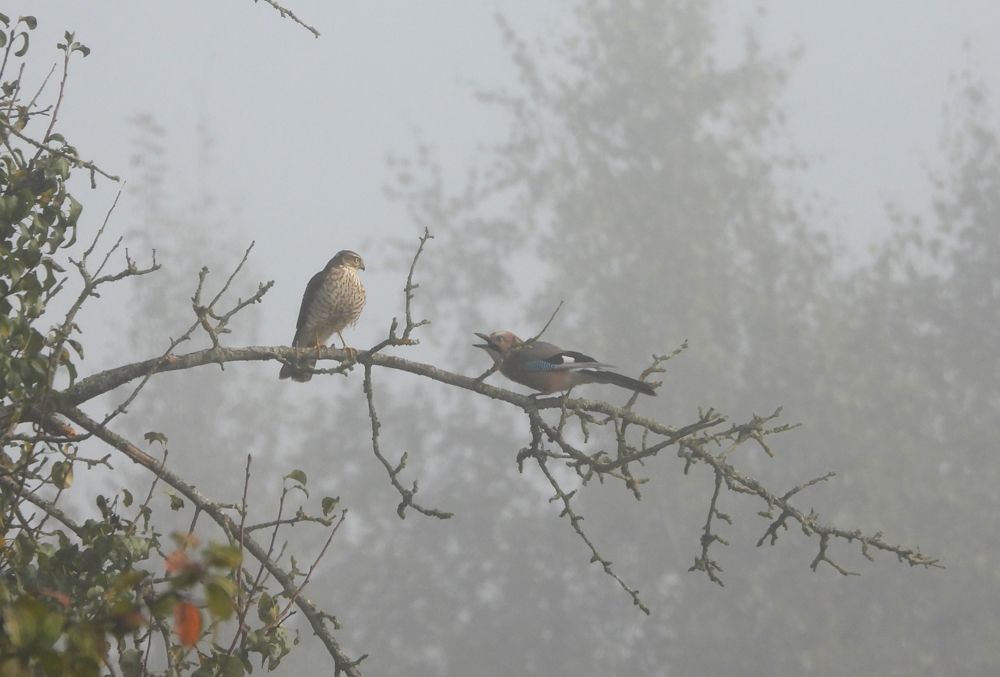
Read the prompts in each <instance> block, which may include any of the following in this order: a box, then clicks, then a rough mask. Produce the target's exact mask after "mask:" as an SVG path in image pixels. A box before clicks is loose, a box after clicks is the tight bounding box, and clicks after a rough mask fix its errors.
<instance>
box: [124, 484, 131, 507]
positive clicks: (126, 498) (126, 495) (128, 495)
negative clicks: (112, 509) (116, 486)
mask: <svg viewBox="0 0 1000 677" xmlns="http://www.w3.org/2000/svg"><path fill="white" fill-rule="evenodd" d="M122 494H124V496H123V498H122V505H124V506H125V507H126V508H127V507H129V506H130V505H132V492H131V491H129V490H128V489H122Z"/></svg>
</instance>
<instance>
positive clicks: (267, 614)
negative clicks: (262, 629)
mask: <svg viewBox="0 0 1000 677" xmlns="http://www.w3.org/2000/svg"><path fill="white" fill-rule="evenodd" d="M280 612H281V607H280V606H279V605H278V600H276V599H274V598H273V597H271V596H270V595H269V594H267V593H266V592H265V593H263V594H261V596H260V599H259V600H258V601H257V618H259V619H260V621H261V622H262V623H271V622H273V621H274V619H275V618H277V617H278V614H279V613H280Z"/></svg>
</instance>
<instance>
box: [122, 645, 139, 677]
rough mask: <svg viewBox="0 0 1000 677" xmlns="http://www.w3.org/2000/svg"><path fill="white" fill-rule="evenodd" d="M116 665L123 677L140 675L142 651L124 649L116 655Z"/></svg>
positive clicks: (137, 676)
mask: <svg viewBox="0 0 1000 677" xmlns="http://www.w3.org/2000/svg"><path fill="white" fill-rule="evenodd" d="M118 667H119V668H120V669H121V671H122V675H123V677H140V676H141V675H142V651H140V650H139V649H126V650H125V651H123V652H122V653H121V655H120V656H119V657H118Z"/></svg>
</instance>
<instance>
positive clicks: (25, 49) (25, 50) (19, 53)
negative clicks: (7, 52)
mask: <svg viewBox="0 0 1000 677" xmlns="http://www.w3.org/2000/svg"><path fill="white" fill-rule="evenodd" d="M18 36H19V37H21V38H24V46H23V47H21V49H19V50H17V51H16V52H14V56H24V55H25V54H27V53H28V34H27V33H24V32H22V33H18Z"/></svg>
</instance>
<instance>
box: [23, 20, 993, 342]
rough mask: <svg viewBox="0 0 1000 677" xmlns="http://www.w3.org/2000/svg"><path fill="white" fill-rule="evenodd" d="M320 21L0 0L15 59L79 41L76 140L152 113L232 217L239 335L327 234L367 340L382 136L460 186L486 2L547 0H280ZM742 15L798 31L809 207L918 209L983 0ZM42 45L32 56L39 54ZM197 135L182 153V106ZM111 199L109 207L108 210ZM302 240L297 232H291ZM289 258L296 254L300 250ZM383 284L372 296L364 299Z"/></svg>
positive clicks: (977, 30) (495, 83)
mask: <svg viewBox="0 0 1000 677" xmlns="http://www.w3.org/2000/svg"><path fill="white" fill-rule="evenodd" d="M290 6H291V7H292V8H293V9H294V11H295V12H296V13H297V14H298V16H300V17H302V18H303V19H304V20H306V21H307V22H309V23H311V24H313V25H314V26H316V27H317V28H318V29H319V30H320V32H321V33H322V36H321V37H320V38H319V39H315V38H314V37H313V36H312V35H311V34H310V33H308V32H307V31H305V30H304V29H302V28H300V27H299V26H297V25H295V24H293V23H292V22H291V21H290V20H281V19H280V18H279V16H278V14H277V13H276V12H275V11H274V10H273V9H271V8H270V7H268V6H267V5H264V4H254V3H252V2H249V1H248V0H230V2H226V3H200V2H199V3H196V2H185V1H178V2H169V3H165V2H161V3H133V2H102V3H65V4H60V5H58V6H55V5H44V4H40V3H23V2H21V3H12V5H11V6H10V7H9V8H8V10H7V11H8V12H9V14H11V15H14V16H16V15H17V14H27V13H33V14H35V15H37V17H38V19H39V21H40V25H39V28H38V30H36V31H35V32H34V35H33V37H32V39H33V45H32V51H31V59H30V61H31V65H32V69H29V72H28V74H27V75H28V79H29V80H32V81H34V82H36V83H37V82H39V81H40V80H41V78H42V77H43V76H44V72H42V71H43V69H47V68H46V67H45V66H43V65H44V64H46V63H49V61H48V59H51V62H54V61H56V59H57V58H58V56H59V54H58V53H57V52H56V50H55V49H54V44H55V42H56V41H57V40H61V38H62V33H63V31H64V30H66V29H71V30H75V31H76V33H77V39H78V40H80V41H82V42H83V43H84V44H87V45H88V46H89V47H91V49H92V50H93V52H92V53H91V55H90V56H89V57H88V58H87V59H78V60H76V61H75V62H74V63H73V66H72V73H71V78H70V84H69V90H68V93H67V98H66V101H65V103H64V107H63V112H62V115H61V118H62V125H63V131H64V132H65V134H66V136H67V137H68V138H69V139H71V140H72V142H73V143H74V144H75V145H76V146H77V147H78V148H79V149H80V151H81V153H82V155H83V157H85V158H87V159H92V160H94V161H95V162H97V163H98V165H99V166H101V167H102V168H104V169H105V170H107V171H109V172H110V173H115V174H119V175H122V176H123V177H126V178H128V174H129V171H130V168H129V163H128V156H129V153H130V150H131V149H130V146H129V143H128V140H129V139H130V138H131V137H133V136H134V135H135V130H134V128H133V126H132V125H131V124H130V123H129V122H128V120H129V119H130V118H132V117H133V116H135V115H137V114H142V113H150V114H152V115H153V116H155V118H156V120H157V121H158V122H159V123H160V124H161V125H163V126H164V127H165V128H166V130H167V132H168V134H169V137H168V139H169V148H170V154H169V162H170V165H171V170H172V171H171V174H170V181H171V185H170V186H169V187H168V188H169V189H172V194H173V196H174V198H175V199H176V200H177V201H178V203H183V202H184V201H185V200H187V199H190V196H191V194H192V193H193V192H194V188H195V186H196V185H197V183H198V182H199V181H200V182H203V183H204V188H205V190H206V191H207V192H209V193H211V194H212V195H214V196H216V198H217V199H218V200H219V206H218V209H219V212H220V214H222V215H224V216H225V215H227V214H229V215H231V216H230V217H229V220H230V221H231V222H232V223H233V225H234V226H235V227H236V229H237V232H238V239H239V240H241V241H244V242H247V243H249V241H250V240H256V241H257V245H258V246H257V250H256V253H255V263H256V264H257V271H258V272H259V274H260V276H261V277H262V278H263V279H275V280H276V281H277V284H276V286H275V288H274V289H273V290H272V292H271V293H270V294H269V297H268V301H267V303H265V304H264V305H263V306H262V307H260V308H259V309H258V310H257V312H259V313H261V317H262V318H263V320H264V322H263V328H262V334H261V336H260V337H259V340H260V341H261V342H262V343H265V344H285V343H287V342H288V341H289V340H290V332H291V328H292V326H293V323H294V309H296V308H297V304H298V299H299V296H300V294H301V289H302V287H303V285H304V283H305V281H306V280H307V279H308V276H309V275H311V274H312V272H315V271H316V270H319V269H320V268H321V267H322V265H323V264H324V263H325V261H326V260H327V258H328V257H329V256H330V255H332V254H333V253H335V252H336V251H337V250H339V249H341V248H351V249H355V250H357V251H359V252H361V253H362V254H363V255H364V256H365V259H366V261H368V262H370V264H369V267H368V271H367V273H366V284H368V285H369V290H370V292H371V293H370V299H371V300H370V303H369V308H368V310H367V311H366V322H365V323H363V324H362V326H361V327H359V329H358V330H357V332H356V333H355V336H356V337H357V341H356V345H365V344H368V343H371V342H374V341H375V340H377V338H378V337H380V336H381V335H382V333H383V332H384V331H385V328H386V327H387V326H388V323H389V320H390V319H391V316H392V315H393V314H398V313H399V307H398V306H399V303H398V298H397V297H398V296H399V290H398V287H399V286H400V280H399V279H397V278H398V275H397V274H396V273H395V272H390V271H387V270H386V266H384V265H383V264H382V260H383V257H384V255H385V253H386V252H385V250H384V247H383V246H381V245H382V242H383V241H384V239H385V238H388V237H409V236H411V235H413V234H414V231H415V229H414V228H413V226H412V225H411V224H409V223H407V219H406V215H405V214H404V212H403V210H402V209H401V208H400V207H398V206H397V205H394V204H392V203H391V202H390V201H388V200H387V199H386V198H385V196H384V194H383V186H384V184H385V183H386V182H387V181H388V180H389V178H390V173H389V171H388V170H387V168H386V165H385V157H386V155H387V154H394V155H398V156H408V155H412V152H413V148H414V146H415V144H416V143H417V142H418V141H419V142H426V143H428V144H430V145H431V146H433V147H434V148H435V151H436V154H437V157H438V158H440V159H441V160H442V162H443V163H444V165H445V168H446V171H447V172H448V174H447V178H449V179H452V182H453V185H456V186H457V185H458V184H459V183H460V182H461V178H462V177H463V176H464V172H465V171H466V169H467V167H468V166H469V165H470V164H471V162H472V160H473V158H474V157H475V155H476V153H477V149H478V147H479V146H480V145H482V144H489V143H491V142H495V141H497V140H500V139H502V138H503V135H504V133H505V132H506V129H507V127H506V124H507V123H506V121H505V120H504V118H503V117H502V116H501V115H500V114H499V112H498V111H495V110H491V109H489V108H488V107H486V106H484V105H482V104H479V103H477V102H476V101H475V100H474V98H473V92H474V91H475V90H476V89H477V88H484V89H490V88H496V87H510V88H516V81H515V72H514V69H513V68H512V67H511V65H510V61H509V59H508V57H507V55H506V52H505V50H504V48H503V46H502V44H501V40H500V35H499V31H498V29H497V26H496V22H495V20H494V18H493V17H494V13H495V12H497V11H500V12H502V13H504V14H505V15H506V16H507V17H508V18H509V19H510V20H511V22H512V23H513V25H514V26H515V27H516V28H517V29H518V30H519V31H521V32H522V34H524V35H526V36H529V37H530V36H549V37H551V36H553V35H558V34H560V33H561V32H562V31H563V30H564V29H565V27H566V26H567V25H569V24H570V18H569V17H567V16H566V14H565V11H564V9H563V6H562V5H561V4H560V3H539V2H499V1H494V2H424V3H404V2H398V3H392V2H384V1H370V2H363V3H327V2H309V1H306V0H303V1H301V2H294V3H292V4H291V5H290ZM763 6H764V8H765V10H766V11H765V12H764V13H762V14H761V13H758V12H756V11H753V10H751V9H750V8H749V6H748V5H746V4H744V3H724V4H723V5H722V6H721V12H720V14H721V15H722V17H723V20H722V28H721V32H720V44H719V52H720V57H721V58H723V59H725V58H727V57H736V56H737V55H738V54H739V53H740V51H741V50H742V44H743V26H745V25H747V24H748V23H749V24H750V25H752V26H753V27H754V28H756V30H757V31H758V32H759V35H760V36H761V38H762V40H763V46H764V50H765V52H767V53H771V54H786V53H789V52H790V51H791V50H793V49H795V48H796V47H798V46H802V47H804V49H805V52H804V55H803V56H802V58H801V60H800V62H799V63H798V65H797V67H795V69H794V71H793V79H792V81H791V83H790V85H789V87H788V90H787V95H786V97H785V103H786V110H787V114H788V121H789V126H788V128H789V132H790V138H791V140H792V142H793V143H794V144H795V147H796V148H797V150H799V151H800V152H802V153H803V154H804V155H805V156H806V157H807V158H809V159H810V160H811V161H812V167H811V169H810V171H809V172H807V173H806V174H805V175H804V176H800V177H798V178H797V183H798V185H800V186H802V187H803V188H804V190H805V191H806V193H807V194H812V197H814V198H815V201H816V202H817V203H818V204H820V205H821V206H825V207H827V208H828V209H829V216H828V217H825V221H821V222H820V223H824V222H825V224H826V225H827V226H828V227H830V228H833V229H836V232H837V233H838V234H839V236H840V237H841V239H842V241H843V242H845V243H846V244H848V245H849V246H851V247H852V248H853V249H854V250H855V251H859V252H863V251H864V249H865V245H866V244H867V243H869V242H871V241H873V240H877V239H878V238H880V237H882V236H884V235H885V233H886V232H887V220H886V218H885V216H884V210H883V204H884V202H885V201H887V200H891V201H897V202H899V203H900V204H901V205H902V206H903V207H904V208H905V209H906V210H909V211H914V212H919V211H923V210H925V209H926V207H927V196H928V195H929V183H928V182H927V179H926V172H927V169H928V168H932V167H935V166H939V165H940V164H941V158H940V153H939V149H938V139H939V137H940V131H941V109H942V105H943V103H944V102H945V101H947V100H949V98H950V96H949V92H948V85H947V80H948V77H949V75H950V74H953V73H957V72H959V71H960V70H961V69H963V68H964V67H965V66H967V65H968V63H969V62H970V58H969V53H967V52H966V51H965V50H964V49H963V43H964V42H965V41H967V40H968V41H969V42H970V44H971V45H972V48H971V54H972V58H973V61H975V62H978V63H979V64H980V68H981V72H983V73H992V72H996V71H997V69H998V67H1000V49H998V48H997V47H996V44H995V40H993V36H996V35H998V34H1000V5H997V4H995V3H984V2H949V3H937V2H914V1H912V0H897V1H895V2H881V3H878V4H877V5H872V4H871V3H867V2H850V3H843V2H841V3H800V2H795V1H793V0H781V1H778V0H772V1H771V2H765V3H763ZM43 57H45V58H43ZM199 124H201V125H204V127H205V128H206V129H207V132H208V134H209V135H210V136H211V137H212V138H213V139H214V142H215V143H214V145H213V147H212V148H211V149H210V151H209V153H208V156H209V157H210V158H211V160H212V164H211V166H210V167H209V168H208V169H207V170H204V169H203V170H198V169H197V167H198V165H199V162H198V156H199V152H200V151H199V148H198V145H199V141H198V139H199V137H198V135H197V133H196V129H197V127H198V125H199ZM76 190H77V192H78V193H79V197H80V199H81V201H82V202H84V204H85V206H86V211H85V215H86V216H87V217H89V218H91V219H95V220H97V219H99V218H101V217H103V212H104V210H105V209H106V208H107V206H108V205H110V203H111V200H112V199H113V194H114V191H115V188H114V187H112V186H111V185H109V183H108V182H103V183H102V185H101V187H100V189H99V190H98V191H96V193H95V192H92V191H90V190H89V188H85V187H84V185H81V186H79V187H78V188H77V189H76ZM128 208H129V200H128V199H127V198H126V200H125V201H124V203H123V205H122V206H120V212H119V215H118V217H117V223H115V222H114V221H113V222H112V228H115V227H116V226H117V227H119V228H121V229H122V230H123V231H124V230H125V229H127V227H128V220H129V219H128V214H129V212H128ZM303 245H307V246H306V247H303ZM303 257H307V258H303ZM380 299H383V300H384V301H380Z"/></svg>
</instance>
